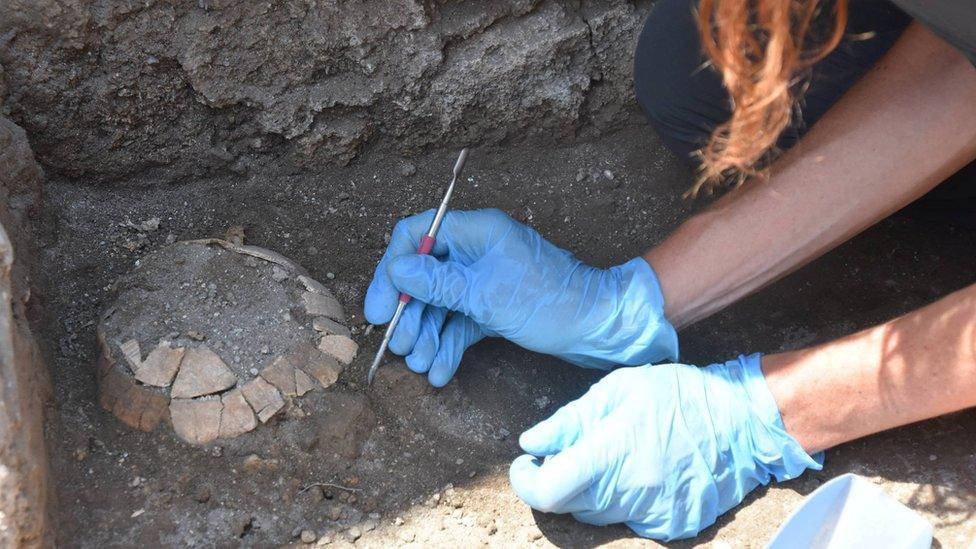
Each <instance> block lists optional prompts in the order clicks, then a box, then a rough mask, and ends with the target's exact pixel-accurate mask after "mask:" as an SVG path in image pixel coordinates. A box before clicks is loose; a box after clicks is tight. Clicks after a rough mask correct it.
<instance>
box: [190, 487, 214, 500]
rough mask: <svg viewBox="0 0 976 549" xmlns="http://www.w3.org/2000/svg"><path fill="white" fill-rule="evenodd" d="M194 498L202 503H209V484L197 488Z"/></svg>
mask: <svg viewBox="0 0 976 549" xmlns="http://www.w3.org/2000/svg"><path fill="white" fill-rule="evenodd" d="M193 499H195V500H197V501H198V502H200V503H207V502H208V501H210V488H209V487H207V486H204V487H202V488H200V489H199V490H197V493H196V495H194V496H193Z"/></svg>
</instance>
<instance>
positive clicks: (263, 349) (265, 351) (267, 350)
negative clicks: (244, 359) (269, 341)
mask: <svg viewBox="0 0 976 549" xmlns="http://www.w3.org/2000/svg"><path fill="white" fill-rule="evenodd" d="M270 352H271V348H270V347H268V346H267V345H262V346H261V354H262V355H266V354H268V353H270Z"/></svg>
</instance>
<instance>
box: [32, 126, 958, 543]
mask: <svg viewBox="0 0 976 549" xmlns="http://www.w3.org/2000/svg"><path fill="white" fill-rule="evenodd" d="M455 155H456V151H454V150H444V151H439V152H434V153H431V154H429V155H426V156H423V157H418V158H413V159H411V160H410V165H412V166H415V168H416V173H415V174H413V175H405V174H406V173H408V172H410V171H411V170H410V169H409V167H408V166H407V161H406V160H405V159H403V158H400V157H398V156H396V155H394V154H391V153H389V152H388V151H385V150H383V149H381V148H376V147H374V148H373V149H372V150H370V151H369V152H368V153H367V154H366V155H365V156H364V157H363V158H361V159H359V160H357V161H356V162H354V163H353V164H352V165H351V166H348V167H346V168H335V169H329V170H323V171H321V172H320V173H315V174H308V173H305V174H300V175H288V174H281V175H280V176H278V177H275V178H273V179H269V178H263V177H261V178H259V177H248V176H241V175H228V176H226V177H221V178H216V179H207V180H187V181H183V182H181V183H180V184H178V185H167V186H160V185H155V184H153V182H152V181H131V182H129V184H127V185H125V186H114V187H112V186H98V185H92V184H89V183H88V182H86V181H64V180H58V179H57V178H56V177H53V178H49V179H51V180H50V181H49V182H48V186H47V190H46V193H47V196H46V215H47V216H48V219H47V221H48V223H46V224H45V225H46V226H47V227H48V230H47V231H46V232H45V234H43V235H41V245H42V247H43V257H42V265H43V268H42V269H41V273H40V275H41V279H40V280H39V281H38V282H39V286H40V290H39V291H40V294H41V295H40V296H38V297H39V299H40V301H41V302H42V303H45V304H46V305H45V313H44V314H45V315H46V317H45V318H42V319H40V320H41V321H42V322H41V324H42V326H43V327H44V329H43V330H42V333H41V334H40V337H41V341H42V344H44V346H45V347H46V349H47V352H48V360H49V364H51V366H52V368H53V371H54V381H55V385H56V411H55V414H54V417H55V421H53V422H52V424H51V425H50V433H49V436H50V440H51V441H52V442H53V443H54V445H55V450H54V455H53V458H52V459H53V462H54V469H55V471H56V479H55V481H56V486H57V488H58V491H59V500H60V502H59V517H58V520H56V524H59V527H60V541H61V544H62V545H63V546H66V547H105V546H130V547H131V546H146V547H154V546H160V545H162V546H201V547H202V546H206V547H213V546H217V547H224V546H237V545H247V546H277V545H287V544H300V543H301V539H302V536H303V530H307V532H304V537H305V539H306V540H312V539H313V537H314V538H318V539H319V541H318V543H325V542H326V541H329V540H332V541H331V543H333V544H337V545H341V544H346V543H349V542H350V541H353V540H356V543H357V544H358V545H368V546H387V545H391V544H396V543H414V544H417V545H447V544H450V545H453V546H462V547H467V546H479V545H483V544H488V545H492V546H512V545H532V544H535V545H550V544H552V545H559V546H593V545H600V544H610V545H614V546H629V545H638V544H645V543H647V544H650V543H651V542H647V541H644V540H640V539H639V538H636V537H634V536H632V535H631V534H630V532H629V531H628V530H627V529H626V528H623V527H608V528H593V527H589V526H585V525H581V524H578V523H576V522H574V521H573V520H572V519H571V518H569V517H563V516H551V515H543V514H539V513H534V512H532V511H531V510H530V509H529V508H527V507H526V506H525V505H523V504H522V503H521V502H519V501H518V499H517V498H516V497H515V496H514V494H513V493H512V491H511V490H510V488H509V486H508V480H507V469H508V464H509V463H510V462H511V460H512V459H513V458H515V457H516V456H517V455H518V454H519V453H520V452H519V450H518V445H517V438H518V434H519V433H520V432H521V431H522V430H524V429H525V428H526V427H528V426H529V425H531V424H532V423H533V422H535V421H538V420H540V419H542V418H544V417H546V416H547V415H548V414H550V413H551V412H553V411H554V410H555V409H556V408H558V407H559V406H560V405H561V404H563V403H565V402H567V401H568V400H570V399H572V398H575V397H576V396H578V395H580V394H581V393H582V392H583V391H584V390H585V388H586V387H587V386H588V385H589V384H590V383H592V382H593V381H594V380H595V379H597V377H598V373H595V372H588V371H582V370H579V369H576V368H574V367H572V366H570V365H568V364H565V363H562V362H560V361H558V360H555V359H552V358H549V357H545V356H541V355H536V354H533V353H529V352H526V351H523V350H521V349H519V348H517V347H515V346H513V345H510V344H507V343H505V342H499V341H489V342H484V343H482V344H479V345H478V346H476V347H475V348H474V349H472V350H471V351H470V352H469V353H468V354H467V355H466V357H465V360H464V362H463V364H462V366H461V369H460V372H459V374H458V376H457V377H456V379H455V380H454V381H452V383H451V384H450V385H449V386H447V387H446V388H444V389H442V390H436V391H435V390H431V389H429V388H428V387H427V385H426V381H425V380H424V379H423V378H420V377H418V376H415V375H413V374H411V373H409V372H407V370H406V368H405V367H404V366H403V364H402V361H400V360H399V359H397V360H393V359H391V360H389V361H388V364H387V365H386V366H385V367H384V368H383V369H382V370H381V376H380V378H379V379H378V383H377V385H376V386H375V387H373V388H372V389H369V390H367V389H366V388H365V387H364V384H363V381H364V379H365V374H366V368H367V366H368V363H369V360H370V358H371V355H372V353H373V352H374V351H375V348H376V346H377V345H378V343H379V338H380V335H381V334H380V330H373V331H372V333H370V334H369V335H365V333H364V332H365V325H364V324H363V323H364V320H363V319H362V298H363V294H364V291H365V288H366V286H367V284H368V282H369V279H370V277H371V273H372V270H373V267H374V265H375V263H376V261H377V260H378V259H379V257H380V255H381V253H382V250H383V248H384V246H385V238H387V237H388V236H387V235H388V233H389V231H390V230H391V228H392V226H393V224H394V223H395V221H396V220H397V219H398V218H400V217H402V216H404V215H407V214H409V213H412V212H418V211H421V210H424V209H426V208H429V207H431V206H432V205H434V204H435V203H436V202H437V200H438V198H439V196H440V192H441V191H442V189H443V185H444V183H445V182H446V179H447V175H448V174H449V170H450V167H451V165H452V162H453V159H454V156H455ZM604 170H609V171H610V172H612V174H613V178H612V179H610V178H608V177H607V176H605V175H603V174H602V172H603V171H604ZM590 172H593V173H594V174H595V175H596V176H597V177H595V178H591V177H590ZM690 182H691V174H690V173H689V172H688V171H687V170H686V169H685V168H684V167H682V166H681V165H680V164H679V163H678V162H677V161H676V160H675V159H674V158H673V157H671V156H670V155H669V154H668V153H666V152H664V151H663V149H662V148H661V146H660V144H659V143H658V142H657V140H656V138H655V137H654V135H653V133H652V132H651V131H650V130H649V129H646V128H638V129H631V130H624V131H620V132H618V133H613V134H610V135H606V136H603V137H600V138H597V139H595V140H591V141H587V142H579V143H577V144H573V145H566V146H559V147H554V146H550V145H548V144H546V143H541V142H540V143H528V144H519V145H513V146H502V147H497V148H492V149H487V150H485V149H474V150H473V151H472V155H471V158H470V160H469V162H468V167H467V171H466V181H465V184H464V185H463V186H461V187H460V188H459V189H458V191H457V193H456V195H455V202H454V206H455V207H457V208H479V207H497V208H502V209H504V210H506V211H508V212H509V213H511V214H512V215H513V216H515V217H516V218H518V219H520V220H522V221H525V222H527V223H530V224H531V225H533V226H534V227H536V228H537V229H538V230H540V231H541V232H542V233H543V234H544V235H546V236H547V237H549V238H550V239H551V240H553V241H554V242H555V243H557V244H559V245H561V246H564V247H567V248H569V249H572V250H574V251H575V252H576V253H577V254H578V255H579V256H580V257H581V258H582V259H584V260H586V261H588V262H591V263H593V264H597V265H611V264H614V263H619V262H622V261H625V260H627V259H629V258H631V257H633V256H634V255H635V254H638V253H640V252H641V251H642V250H643V249H645V248H646V247H648V246H649V245H652V244H654V243H656V242H658V241H660V240H661V239H662V238H663V237H664V236H665V235H666V234H667V233H668V232H669V231H670V230H671V229H673V228H674V227H675V226H676V225H677V224H678V223H680V221H681V220H682V219H684V218H686V217H687V216H688V215H689V214H690V213H691V212H692V211H693V210H694V209H697V208H701V207H703V206H705V205H706V204H707V201H706V200H700V201H698V202H696V203H693V204H689V203H687V202H684V201H682V200H681V198H680V194H681V191H682V190H684V189H685V188H686V187H687V186H688V185H689V184H690ZM917 213H918V212H914V213H912V214H910V215H909V214H905V213H901V214H897V215H895V216H893V217H892V218H889V219H887V220H885V221H883V222H882V223H880V224H879V225H878V226H876V227H875V228H873V229H871V230H869V231H868V232H866V233H865V234H863V235H861V236H860V237H858V238H857V239H855V240H854V241H852V242H850V243H848V244H846V245H844V246H842V247H841V248H840V249H838V250H836V251H834V252H832V253H830V254H829V255H827V256H826V257H824V258H822V259H820V260H818V261H816V262H815V263H813V264H812V265H810V266H808V267H806V268H805V269H803V270H802V271H800V272H798V273H796V274H795V275H793V276H791V277H789V278H787V279H786V280H784V281H782V282H780V283H778V284H776V285H774V286H773V287H771V288H769V289H767V290H765V291H763V292H761V293H760V294H758V295H756V296H753V297H751V298H749V299H747V300H745V301H744V302H742V303H740V304H737V305H736V306H734V307H732V308H731V309H729V310H727V311H725V312H723V313H722V314H719V315H717V316H715V317H714V318H711V319H709V320H707V321H705V322H701V323H700V324H698V325H696V326H694V327H693V328H690V329H688V330H686V331H685V332H684V333H682V346H683V350H682V353H683V359H684V360H685V361H686V362H689V363H694V364H707V363H709V362H713V361H718V360H724V359H726V358H729V357H731V356H733V355H735V354H736V353H739V352H751V351H762V352H772V351H777V350H782V349H790V348H796V347H799V346H804V345H808V344H811V343H814V342H818V341H823V340H827V339H830V338H833V337H836V336H839V335H842V334H846V333H848V332H850V331H852V330H856V329H859V328H861V327H865V326H868V325H871V324H873V323H876V322H879V321H882V320H885V319H887V318H890V317H892V316H894V315H896V314H900V313H902V312H905V311H908V310H911V309H913V308H915V307H918V306H920V305H922V304H925V303H927V302H929V301H931V300H933V299H935V298H937V297H939V296H941V295H944V294H946V293H948V292H949V291H952V290H954V289H957V288H960V287H963V286H965V285H967V284H970V283H972V282H973V273H976V253H974V252H976V232H974V231H973V230H972V229H964V228H959V227H955V226H953V225H949V224H946V223H942V222H933V221H930V220H929V219H928V217H926V216H924V215H917ZM154 217H158V218H160V220H161V224H160V227H159V228H158V229H157V230H149V231H141V230H137V229H133V228H130V227H128V226H125V222H126V221H131V222H133V224H139V223H140V222H142V221H145V220H149V219H151V218H154ZM756 222H757V223H761V222H762V220H756ZM230 225H244V226H245V227H246V231H247V238H248V241H249V242H250V243H253V244H257V245H259V246H264V247H267V248H270V249H273V250H276V251H278V252H280V253H283V254H285V255H286V256H289V257H290V258H292V259H294V260H296V261H298V262H299V263H300V264H302V265H303V266H304V267H306V268H307V269H308V270H309V271H311V273H312V275H313V276H314V277H315V278H317V279H319V280H321V281H323V282H327V283H328V284H329V285H330V286H331V287H332V289H333V290H334V291H335V292H336V294H337V296H338V297H339V299H340V300H341V301H342V304H343V306H344V307H345V309H346V311H347V313H348V314H349V319H348V321H349V324H350V326H352V327H354V328H355V333H356V336H355V337H356V338H357V340H358V342H359V343H360V346H361V349H362V352H361V353H360V356H359V357H358V358H357V360H356V361H355V363H354V364H353V365H352V367H350V368H348V369H347V370H346V372H345V373H344V374H343V375H342V377H341V379H340V381H339V383H337V384H336V385H335V386H333V387H332V388H331V389H330V390H329V391H326V392H325V393H316V394H315V395H313V396H312V397H311V398H306V399H303V403H302V408H303V409H304V413H307V414H310V415H311V417H306V418H305V419H303V420H301V421H296V420H294V418H289V417H285V418H281V419H280V420H278V421H275V422H273V423H272V424H268V425H264V426H262V427H259V428H258V429H257V430H255V431H254V432H252V433H250V434H248V435H245V436H243V437H240V438H238V439H234V440H230V441H218V442H217V443H214V444H210V445H207V446H205V447H192V446H189V445H187V444H184V443H182V442H180V441H179V440H177V439H176V437H175V436H174V435H173V434H172V433H171V432H170V431H168V430H167V429H159V430H157V431H156V432H153V433H142V432H136V431H132V430H129V429H127V428H125V427H124V426H123V425H122V424H121V423H120V422H119V421H117V420H116V419H115V418H114V417H113V416H111V415H110V414H107V413H106V412H104V411H102V410H101V409H100V408H99V407H98V406H97V404H96V398H95V395H96V389H95V382H94V366H93V363H94V359H95V338H94V329H95V322H96V320H97V315H98V313H99V311H100V309H101V308H102V307H103V306H105V305H106V303H105V301H104V300H105V299H106V296H107V289H108V286H109V284H111V283H112V281H113V280H115V279H116V277H118V276H119V275H121V274H122V273H125V272H126V271H128V270H129V269H130V268H131V267H132V266H133V264H134V261H136V260H137V259H138V258H139V257H141V256H143V255H144V254H145V253H147V252H149V251H151V250H153V249H155V248H157V247H159V246H161V245H163V244H164V242H165V241H166V240H167V238H171V239H172V238H176V239H180V240H182V239H191V238H201V237H208V236H217V235H221V234H223V232H224V230H225V229H226V228H227V227H228V226H230ZM169 235H172V237H170V236H169ZM730 253H734V252H732V251H730ZM846 472H855V473H858V474H861V475H864V476H866V477H868V478H870V479H871V480H872V481H874V482H876V483H878V484H879V485H880V486H881V488H882V489H884V490H885V491H886V492H888V493H889V494H891V495H892V496H894V497H896V498H898V499H899V500H900V501H902V502H904V503H906V504H908V505H910V506H911V507H912V508H914V509H915V510H917V511H919V512H921V513H922V514H923V515H924V516H925V517H926V518H927V519H928V520H930V521H931V522H932V523H933V524H934V525H935V527H936V537H937V539H938V545H940V546H943V547H960V546H965V545H966V544H967V540H971V539H972V538H973V537H974V536H976V413H973V412H972V411H969V412H965V413H961V414H956V415H954V416H951V417H946V418H941V419H938V420H934V421H930V422H926V423H924V424H920V425H915V426H909V427H906V428H903V429H898V430H895V431H892V432H888V433H884V434H881V435H878V436H874V437H870V438H868V439H864V440H861V441H857V442H854V443H851V444H847V445H844V446H843V447H840V448H837V449H834V450H832V451H830V452H828V454H827V460H826V467H825V469H824V471H822V472H813V473H807V474H805V475H804V476H803V477H801V478H800V479H798V480H796V481H792V482H787V483H783V484H779V485H773V486H771V487H768V488H763V489H759V490H756V491H755V492H754V494H753V495H752V496H750V497H749V498H748V500H747V502H746V503H744V504H743V505H741V506H739V507H738V508H736V509H735V510H733V511H732V512H730V513H728V514H727V515H726V516H724V517H722V518H721V519H720V520H719V522H718V524H717V525H716V526H714V527H712V528H709V529H708V530H706V531H705V532H703V533H702V534H701V536H699V537H698V538H696V539H694V540H688V541H685V542H681V543H676V544H674V545H675V546H682V547H683V546H692V545H699V544H702V545H708V546H736V547H738V546H759V545H762V544H764V543H765V542H767V541H768V540H769V538H770V536H771V535H772V534H773V533H774V532H775V530H776V528H777V527H778V526H779V524H780V523H781V522H782V520H783V519H784V518H785V516H786V515H787V514H788V513H789V512H790V511H791V510H792V509H794V508H795V507H796V506H797V504H798V503H799V502H800V500H801V499H802V497H803V496H804V495H805V494H808V493H810V492H811V491H812V490H814V489H816V488H817V487H818V486H819V485H820V484H822V483H823V482H825V481H826V480H828V479H830V478H832V477H834V476H836V475H839V474H843V473H846ZM357 538H358V539H357Z"/></svg>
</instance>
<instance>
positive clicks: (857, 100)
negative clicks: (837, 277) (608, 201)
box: [645, 23, 976, 327]
mask: <svg viewBox="0 0 976 549" xmlns="http://www.w3.org/2000/svg"><path fill="white" fill-rule="evenodd" d="M974 157H976V68H974V67H973V66H972V65H971V64H970V63H969V61H968V60H967V59H966V58H965V57H964V56H963V55H962V54H961V53H959V52H958V51H956V50H954V49H952V47H951V46H949V45H947V44H946V43H945V42H943V41H942V40H941V39H939V38H938V37H936V36H935V35H933V34H932V33H931V32H930V31H928V30H927V29H925V28H924V27H922V26H921V25H919V24H917V23H913V24H912V25H911V26H910V27H909V28H908V29H907V30H906V31H905V34H904V35H903V36H902V37H901V38H900V39H899V41H898V42H897V43H896V44H895V45H894V47H892V49H891V51H890V52H889V53H888V54H887V55H886V56H885V57H884V58H883V59H882V60H881V61H880V62H879V63H878V65H877V66H876V67H875V68H874V69H872V71H871V72H870V73H868V74H867V75H866V76H865V77H864V78H863V79H862V80H861V81H860V82H858V84H857V85H856V86H855V87H854V88H853V89H852V90H851V91H849V92H848V93H847V94H846V95H845V96H844V97H843V98H842V99H841V100H840V101H839V102H838V103H837V104H836V105H835V106H834V107H833V108H831V110H830V111H829V112H828V113H827V114H826V115H824V117H823V118H822V119H821V120H820V121H819V122H818V123H817V124H816V126H814V127H813V128H812V129H811V130H810V132H809V133H808V134H807V135H806V136H805V137H804V138H803V139H802V140H801V142H800V143H799V144H797V146H796V147H794V148H793V149H791V150H790V151H789V152H787V153H786V154H784V155H783V157H782V158H781V159H779V161H777V163H776V164H775V166H773V169H772V171H771V176H770V178H769V180H768V181H753V182H749V183H746V184H745V185H744V186H743V187H742V188H740V189H738V190H736V191H734V192H732V193H730V194H729V195H727V196H725V197H723V199H722V200H720V201H718V202H717V203H716V204H715V205H714V206H713V207H711V208H710V209H708V210H707V211H705V212H704V213H702V214H699V215H697V216H695V217H693V218H691V219H689V220H688V221H687V222H685V223H684V224H683V225H682V226H681V227H679V228H678V230H677V231H675V233H674V234H672V235H671V236H670V237H669V238H668V239H667V240H666V241H665V242H663V243H662V244H661V245H659V246H658V247H656V248H654V249H652V250H650V251H649V252H647V254H645V258H646V259H647V260H648V261H649V262H650V263H651V265H653V266H654V269H655V271H656V272H657V274H658V276H659V278H660V281H661V285H662V287H663V291H664V298H665V309H666V314H667V317H668V318H669V319H670V320H671V322H672V323H673V324H674V325H675V326H676V327H681V326H684V325H688V324H690V323H693V322H695V321H697V320H700V319H702V318H704V317H706V316H708V315H710V314H712V313H714V312H716V311H718V310H720V309H722V308H723V307H725V306H727V305H729V304H730V303H732V302H734V301H736V300H738V299H740V298H742V297H744V296H746V295H748V294H750V293H752V292H754V291H756V290H758V289H759V288H761V287H763V286H765V285H767V284H769V283H770V282H772V281H774V280H776V279H778V278H780V277H782V276H784V275H786V274H788V273H789V272H791V271H793V270H795V269H797V268H799V267H801V266H803V265H804V264H806V263H807V262H809V261H811V260H813V259H815V258H816V257H818V256H820V255H821V254H823V253H824V252H826V251H828V250H830V249H831V248H833V247H835V246H837V245H838V244H840V243H842V242H844V241H845V240H847V239H849V238H851V237H852V236H854V235H855V234H857V233H859V232H861V231H862V230H864V229H865V228H867V227H869V226H870V225H872V224H874V223H875V222H877V221H879V220H880V219H882V218H884V217H885V216H887V215H889V214H891V213H892V212H894V211H896V210H898V209H899V208H901V207H902V206H904V205H906V204H908V203H909V202H911V201H912V200H914V199H916V198H918V197H919V196H921V195H922V194H924V193H925V192H926V191H928V190H930V189H931V188H933V187H934V186H935V185H937V184H938V183H939V182H941V181H943V180H944V179H945V178H946V177H948V176H949V175H951V174H952V173H953V172H955V171H956V170H958V169H959V168H961V167H963V166H964V165H965V164H966V163H967V162H969V161H970V160H972V159H973V158H974Z"/></svg>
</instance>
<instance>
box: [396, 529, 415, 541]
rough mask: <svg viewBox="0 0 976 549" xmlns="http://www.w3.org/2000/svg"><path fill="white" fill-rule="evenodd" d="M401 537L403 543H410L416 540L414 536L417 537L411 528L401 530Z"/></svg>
mask: <svg viewBox="0 0 976 549" xmlns="http://www.w3.org/2000/svg"><path fill="white" fill-rule="evenodd" d="M399 537H400V541H402V542H403V543H410V542H412V541H413V540H414V538H415V537H416V534H414V533H413V532H412V531H410V530H404V531H402V532H400V536H399Z"/></svg>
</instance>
